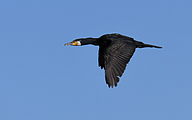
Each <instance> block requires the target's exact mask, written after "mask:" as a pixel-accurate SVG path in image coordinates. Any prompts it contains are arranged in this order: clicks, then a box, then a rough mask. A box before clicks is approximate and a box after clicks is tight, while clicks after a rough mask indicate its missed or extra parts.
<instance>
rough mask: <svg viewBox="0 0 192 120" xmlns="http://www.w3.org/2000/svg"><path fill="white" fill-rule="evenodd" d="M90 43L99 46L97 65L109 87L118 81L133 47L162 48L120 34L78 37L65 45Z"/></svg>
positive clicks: (133, 49)
mask: <svg viewBox="0 0 192 120" xmlns="http://www.w3.org/2000/svg"><path fill="white" fill-rule="evenodd" d="M87 44H92V45H96V46H99V59H98V60H99V66H100V67H101V69H103V68H104V69H105V80H106V83H107V84H108V86H109V88H110V87H112V88H113V86H114V85H115V87H116V86H117V83H118V82H119V77H121V76H122V74H123V72H124V70H125V68H126V66H127V63H128V62H129V61H130V59H131V57H132V56H133V53H134V52H135V48H144V47H154V48H162V47H159V46H155V45H149V44H144V43H143V42H140V41H136V40H134V39H133V38H131V37H127V36H124V35H121V34H116V33H114V34H105V35H102V36H101V37H99V38H91V37H89V38H80V39H76V40H73V41H72V42H70V43H66V44H65V46H66V45H74V46H81V45H87Z"/></svg>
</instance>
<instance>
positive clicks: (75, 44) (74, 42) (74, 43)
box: [65, 41, 78, 46]
mask: <svg viewBox="0 0 192 120" xmlns="http://www.w3.org/2000/svg"><path fill="white" fill-rule="evenodd" d="M67 45H73V46H77V45H78V44H77V42H76V41H73V42H70V43H65V46H67Z"/></svg>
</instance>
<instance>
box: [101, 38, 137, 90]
mask: <svg viewBox="0 0 192 120" xmlns="http://www.w3.org/2000/svg"><path fill="white" fill-rule="evenodd" d="M135 48H136V45H135V44H134V43H133V42H130V41H118V40H117V41H113V42H112V43H111V44H110V45H109V46H108V47H106V48H104V47H100V49H99V66H101V68H103V67H104V69H105V80H106V83H107V84H108V86H109V87H110V86H111V87H112V88H113V86H114V85H115V86H117V83H118V82H119V77H121V76H122V74H123V72H124V70H125V68H126V66H127V63H128V62H129V61H130V59H131V57H132V55H133V53H134V52H135ZM118 76H119V77H118Z"/></svg>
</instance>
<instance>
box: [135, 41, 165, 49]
mask: <svg viewBox="0 0 192 120" xmlns="http://www.w3.org/2000/svg"><path fill="white" fill-rule="evenodd" d="M135 43H136V46H137V48H144V47H154V48H162V47H160V46H155V45H149V44H144V43H143V42H139V41H136V42H135Z"/></svg>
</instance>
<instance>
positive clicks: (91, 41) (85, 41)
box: [81, 38, 99, 45]
mask: <svg viewBox="0 0 192 120" xmlns="http://www.w3.org/2000/svg"><path fill="white" fill-rule="evenodd" d="M88 44H92V45H99V42H98V39H97V38H85V39H82V40H81V45H88Z"/></svg>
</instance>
